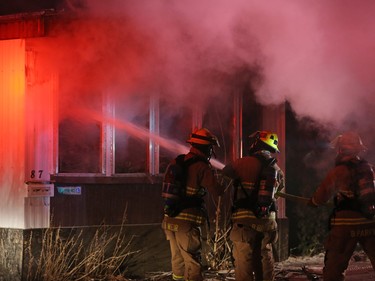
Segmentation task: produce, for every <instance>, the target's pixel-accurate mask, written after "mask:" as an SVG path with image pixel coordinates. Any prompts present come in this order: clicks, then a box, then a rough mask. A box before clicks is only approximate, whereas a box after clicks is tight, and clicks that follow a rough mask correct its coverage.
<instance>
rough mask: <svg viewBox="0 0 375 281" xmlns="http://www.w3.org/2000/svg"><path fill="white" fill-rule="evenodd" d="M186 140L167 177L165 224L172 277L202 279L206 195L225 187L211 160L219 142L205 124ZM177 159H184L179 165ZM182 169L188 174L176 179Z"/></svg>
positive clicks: (164, 188)
mask: <svg viewBox="0 0 375 281" xmlns="http://www.w3.org/2000/svg"><path fill="white" fill-rule="evenodd" d="M187 142H188V143H189V144H190V145H191V148H190V151H189V153H187V154H186V155H180V156H179V157H177V158H176V159H175V160H173V161H172V162H171V163H170V164H169V166H168V168H167V171H166V175H165V177H164V183H163V198H164V199H165V208H164V210H165V214H164V220H163V222H162V227H163V229H164V232H165V235H166V238H167V240H169V243H170V249H171V259H172V260H171V264H172V273H173V280H186V281H202V280H203V276H202V264H201V249H202V241H201V226H202V225H203V224H205V223H206V220H207V211H206V210H205V206H204V196H205V194H206V193H207V191H208V192H209V193H210V194H212V195H214V196H216V198H217V197H218V196H220V195H221V194H222V193H223V191H224V190H223V188H222V187H221V185H220V184H219V183H218V182H217V180H216V177H215V175H214V173H213V170H212V168H211V165H210V162H209V161H210V158H211V155H212V154H213V153H214V146H219V142H218V140H217V138H216V136H214V135H213V134H212V133H211V132H210V131H209V130H207V129H206V128H202V129H199V130H196V131H195V132H193V133H192V134H191V135H190V138H189V139H188V140H187ZM176 162H181V164H180V166H181V167H180V168H178V169H177V168H176V164H177V163H176ZM173 167H174V168H173ZM179 170H182V171H180V172H178V171H179ZM179 173H185V174H186V176H185V177H180V178H181V179H180V180H177V183H176V182H173V180H171V178H172V177H173V176H176V177H177V174H179ZM176 189H182V192H181V190H180V191H176ZM170 209H172V210H170Z"/></svg>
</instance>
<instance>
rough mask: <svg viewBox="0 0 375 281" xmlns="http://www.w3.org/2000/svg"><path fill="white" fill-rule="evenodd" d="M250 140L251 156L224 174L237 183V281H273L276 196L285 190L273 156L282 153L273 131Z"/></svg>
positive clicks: (234, 219) (234, 223)
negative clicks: (277, 192)
mask: <svg viewBox="0 0 375 281" xmlns="http://www.w3.org/2000/svg"><path fill="white" fill-rule="evenodd" d="M250 137H251V138H252V144H251V146H250V150H249V155H248V156H244V157H242V158H239V159H237V160H235V161H234V162H233V163H229V164H227V165H226V166H225V167H224V168H223V171H222V172H223V175H224V176H228V177H230V178H231V179H233V180H234V182H235V184H234V191H233V198H234V200H233V206H232V210H233V211H232V216H231V223H232V229H231V232H230V240H231V241H232V242H233V258H234V266H235V279H236V281H252V280H274V279H275V273H274V256H273V250H272V244H273V243H274V242H276V241H277V237H278V235H277V223H276V202H275V198H274V194H275V193H276V191H280V190H282V189H283V188H284V174H283V172H282V170H281V169H280V168H279V166H278V165H277V164H276V159H275V158H274V157H273V155H272V154H274V153H276V152H279V149H278V137H277V134H275V133H273V132H270V131H257V132H255V133H254V134H252V135H251V136H250Z"/></svg>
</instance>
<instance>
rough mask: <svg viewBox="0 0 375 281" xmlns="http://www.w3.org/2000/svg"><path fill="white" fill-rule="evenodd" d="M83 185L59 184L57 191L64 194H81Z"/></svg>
mask: <svg viewBox="0 0 375 281" xmlns="http://www.w3.org/2000/svg"><path fill="white" fill-rule="evenodd" d="M81 191H82V187H81V186H59V187H58V188H57V192H58V193H60V194H64V195H81Z"/></svg>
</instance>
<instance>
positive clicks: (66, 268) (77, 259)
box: [25, 225, 137, 281]
mask: <svg viewBox="0 0 375 281" xmlns="http://www.w3.org/2000/svg"><path fill="white" fill-rule="evenodd" d="M65 232H66V229H63V228H47V229H42V234H41V237H40V239H39V240H41V241H40V246H39V249H33V247H34V246H33V245H35V243H33V242H35V240H36V239H37V238H38V237H33V235H34V233H33V231H32V232H31V234H30V238H29V241H28V242H27V247H26V251H25V252H26V253H25V254H26V257H27V259H28V270H27V280H30V281H33V280H35V281H51V280H54V281H71V280H75V281H79V280H83V281H86V280H127V279H125V278H124V277H123V274H124V272H125V271H126V262H127V260H128V259H129V258H130V257H131V255H132V254H134V253H136V252H137V251H131V250H130V245H131V242H132V239H133V237H131V238H129V239H128V238H127V236H126V235H125V229H124V225H121V226H120V227H119V228H114V227H111V226H105V225H103V226H100V227H98V228H97V229H96V230H92V229H80V230H77V229H70V230H69V233H68V234H67V233H65Z"/></svg>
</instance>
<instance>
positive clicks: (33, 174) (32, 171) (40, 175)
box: [30, 170, 43, 179]
mask: <svg viewBox="0 0 375 281" xmlns="http://www.w3.org/2000/svg"><path fill="white" fill-rule="evenodd" d="M42 174H43V170H39V171H35V170H31V173H30V177H31V178H32V179H35V177H38V179H40V178H41V177H42Z"/></svg>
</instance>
